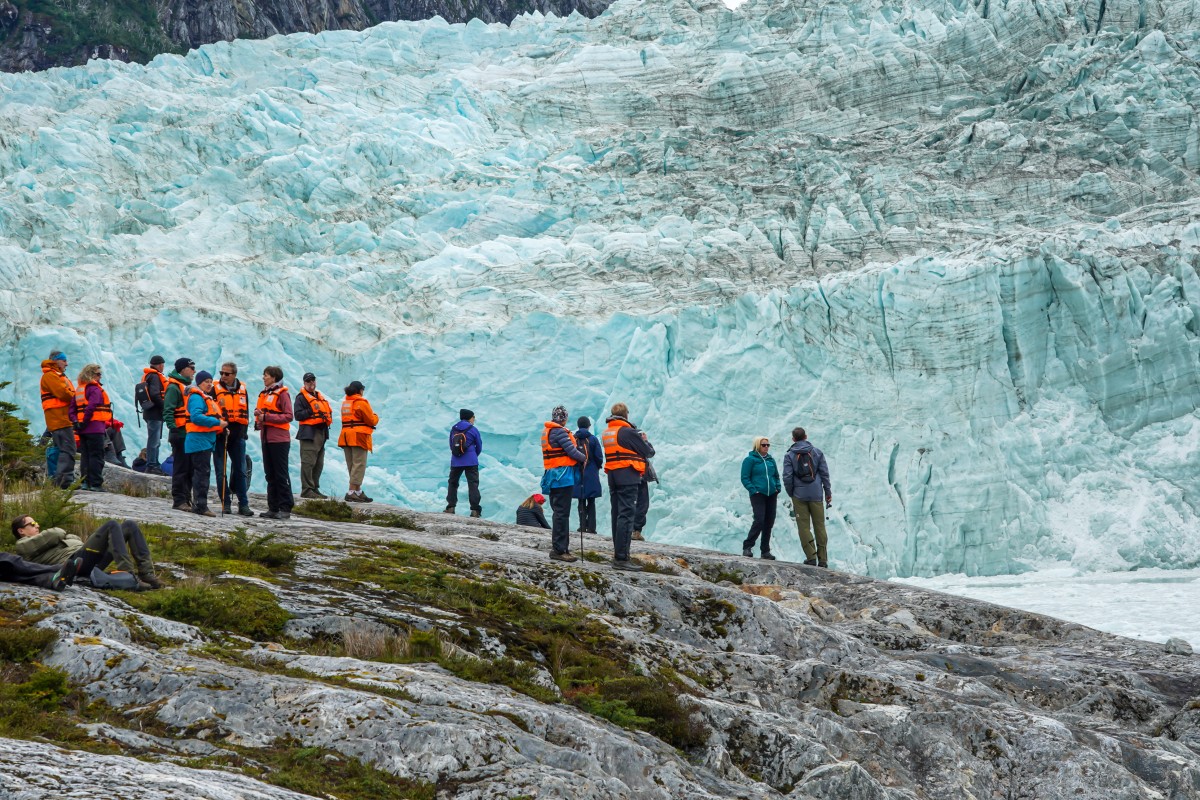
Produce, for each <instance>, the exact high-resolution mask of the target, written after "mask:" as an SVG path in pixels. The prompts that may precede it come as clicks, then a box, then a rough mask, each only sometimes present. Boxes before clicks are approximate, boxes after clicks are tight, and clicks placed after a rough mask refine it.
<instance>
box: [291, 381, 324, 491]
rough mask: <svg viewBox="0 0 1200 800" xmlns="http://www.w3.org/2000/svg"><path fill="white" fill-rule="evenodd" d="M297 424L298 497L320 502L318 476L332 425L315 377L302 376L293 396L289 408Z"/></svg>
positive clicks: (322, 470) (322, 466) (322, 465)
mask: <svg viewBox="0 0 1200 800" xmlns="http://www.w3.org/2000/svg"><path fill="white" fill-rule="evenodd" d="M292 412H293V414H294V416H295V418H296V422H298V423H300V425H299V426H298V427H299V430H298V431H296V439H297V440H299V442H300V496H301V497H303V498H305V499H306V500H324V499H325V495H323V494H321V473H322V472H324V471H325V443H326V442H327V441H329V426H330V425H332V424H333V408H332V406H330V405H329V398H327V397H326V396H325V395H323V394H321V393H320V392H318V391H317V376H316V375H314V374H312V373H311V372H306V373H304V388H303V389H301V390H300V391H299V393H297V395H296V402H295V405H294V406H293V408H292Z"/></svg>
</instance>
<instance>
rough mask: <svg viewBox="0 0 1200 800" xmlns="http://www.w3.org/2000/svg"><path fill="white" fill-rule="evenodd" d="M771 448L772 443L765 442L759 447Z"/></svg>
mask: <svg viewBox="0 0 1200 800" xmlns="http://www.w3.org/2000/svg"><path fill="white" fill-rule="evenodd" d="M770 446H771V443H770V442H763V443H762V444H760V445H759V447H770Z"/></svg>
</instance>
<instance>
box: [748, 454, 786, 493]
mask: <svg viewBox="0 0 1200 800" xmlns="http://www.w3.org/2000/svg"><path fill="white" fill-rule="evenodd" d="M742 486H745V487H746V491H747V492H749V493H750V494H765V495H772V494H779V492H780V490H781V489H783V483H782V482H781V481H780V480H779V467H778V466H776V464H775V459H773V458H771V457H770V456H762V455H759V454H758V453H756V452H754V451H753V450H751V451H750V454H749V455H747V456H746V457H745V458H744V459H743V460H742Z"/></svg>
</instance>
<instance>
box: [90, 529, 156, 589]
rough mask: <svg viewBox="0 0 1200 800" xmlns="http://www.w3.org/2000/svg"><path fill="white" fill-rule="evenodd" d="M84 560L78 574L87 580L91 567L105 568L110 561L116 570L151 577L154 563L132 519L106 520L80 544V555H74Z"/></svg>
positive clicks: (143, 536)
mask: <svg viewBox="0 0 1200 800" xmlns="http://www.w3.org/2000/svg"><path fill="white" fill-rule="evenodd" d="M76 555H78V556H79V557H81V558H82V559H83V565H82V566H81V567H80V568H79V575H80V576H82V577H84V578H86V577H87V576H88V575H91V574H92V568H93V567H100V569H104V568H105V567H107V566H108V565H109V564H110V563H112V562H113V561H116V562H117V569H121V570H124V571H125V572H130V573H133V574H135V575H143V576H146V575H153V574H154V562H153V561H152V560H151V559H150V545H148V544H146V537H145V535H143V534H142V529H141V528H139V527H138V525H137V523H136V522H134V521H133V520H128V519H127V520H124V521H123V522H117V521H116V520H111V519H110V520H109V521H108V522H106V523H104V524H103V525H101V526H100V527H99V528H98V529H97V530H96V532H95V533H93V534H92V535H91V536H89V537H88V539H87V541H86V542H84V543H83V550H82V552H79V553H76Z"/></svg>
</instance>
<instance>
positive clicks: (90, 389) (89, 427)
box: [79, 383, 108, 435]
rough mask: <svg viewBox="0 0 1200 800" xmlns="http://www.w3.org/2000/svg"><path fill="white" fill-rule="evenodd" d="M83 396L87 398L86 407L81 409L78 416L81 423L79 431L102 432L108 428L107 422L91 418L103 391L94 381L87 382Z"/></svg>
mask: <svg viewBox="0 0 1200 800" xmlns="http://www.w3.org/2000/svg"><path fill="white" fill-rule="evenodd" d="M83 396H84V397H86V398H87V407H86V408H84V409H83V415H82V416H81V417H79V421H80V422H81V423H83V424H82V425H81V426H80V428H79V433H80V434H81V435H82V434H85V433H104V431H105V430H107V429H108V424H107V423H105V422H101V421H100V420H94V419H92V414H93V413H94V412H95V410H96V406H98V405H100V403H101V402H102V401H103V400H104V392H102V391H100V387H99V386H97V385H96V384H94V383H89V384H88V385H87V386H85V387H84V389H83Z"/></svg>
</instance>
